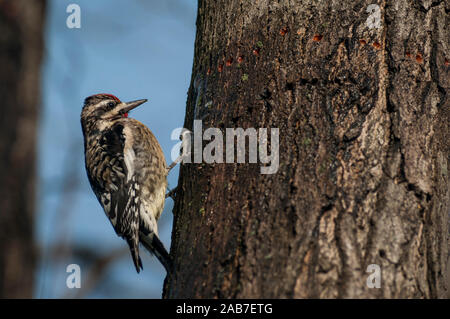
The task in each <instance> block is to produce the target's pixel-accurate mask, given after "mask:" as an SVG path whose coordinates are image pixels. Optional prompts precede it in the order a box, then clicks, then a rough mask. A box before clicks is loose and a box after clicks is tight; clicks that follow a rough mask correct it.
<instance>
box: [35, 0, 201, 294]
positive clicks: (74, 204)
mask: <svg viewBox="0 0 450 319" xmlns="http://www.w3.org/2000/svg"><path fill="white" fill-rule="evenodd" d="M71 3H76V4H78V5H79V6H80V8H81V28H80V29H69V28H68V27H67V26H66V19H67V16H68V15H69V13H66V7H67V6H68V5H69V4H71ZM196 7H197V3H196V0H164V1H159V0H151V1H148V0H147V1H145V0H127V1H125V0H114V1H111V0H97V1H89V0H78V1H73V0H72V1H61V0H50V1H49V2H48V7H47V25H46V30H45V41H46V49H45V50H46V51H45V55H44V61H43V62H44V63H43V68H42V79H43V81H42V83H43V85H42V112H41V118H40V132H39V147H38V149H39V152H40V153H39V163H38V173H39V176H38V177H39V185H38V196H37V209H38V211H37V213H36V236H37V242H38V245H39V249H40V251H41V257H42V258H41V260H40V262H39V265H38V270H37V276H36V285H35V297H36V298H60V297H67V298H72V297H75V296H77V297H79V296H82V297H84V298H109V297H112V298H160V297H161V291H162V284H163V279H164V275H165V273H164V269H163V267H162V266H160V265H159V264H158V262H157V261H156V258H154V257H150V256H149V254H147V253H146V252H145V251H142V252H141V255H143V256H142V257H143V263H144V271H143V272H141V273H140V274H139V275H138V274H136V271H135V269H134V266H133V263H132V261H131V258H130V256H129V254H128V253H127V254H124V255H122V257H119V258H118V259H117V261H116V262H113V263H111V264H110V266H109V267H107V268H106V270H105V271H104V272H103V274H104V275H103V276H102V277H101V278H100V279H99V280H98V281H95V282H93V281H90V280H89V274H90V267H89V265H90V260H91V259H96V258H97V257H102V256H108V255H109V254H111V253H112V252H114V251H117V250H120V249H121V248H125V247H126V243H125V242H124V241H123V240H122V239H120V238H119V237H117V236H116V234H115V233H114V230H113V228H112V226H111V225H110V223H109V221H108V220H107V218H106V217H105V215H104V213H103V210H102V209H101V207H100V205H99V204H98V202H97V199H96V198H95V196H94V194H93V193H92V191H91V189H90V187H89V184H88V180H87V177H86V173H85V171H84V158H83V139H82V138H83V137H82V133H81V127H80V122H79V116H80V111H81V107H82V103H83V100H84V98H85V97H86V96H89V95H92V94H95V93H112V94H114V95H116V96H117V97H119V98H120V99H121V100H123V101H127V100H135V99H141V98H146V99H148V100H149V101H148V102H147V103H145V104H144V105H142V106H141V107H140V108H138V109H136V110H134V111H133V112H132V113H131V114H130V116H131V117H134V118H136V119H138V120H139V121H141V122H142V123H144V124H145V125H147V126H148V127H149V128H150V129H151V130H152V131H153V133H154V134H155V136H156V137H157V138H158V140H159V141H160V143H161V146H162V148H163V150H164V153H165V155H166V160H167V162H169V163H170V162H171V159H170V152H171V149H172V147H173V146H174V145H175V144H176V143H177V141H172V140H171V138H170V137H171V132H172V131H173V130H174V129H175V128H177V127H181V126H182V125H183V122H184V115H185V105H186V97H187V90H188V87H189V83H190V76H191V68H192V61H193V52H194V39H195V18H196V10H197V9H196ZM177 180H178V168H175V169H174V170H173V171H172V173H171V174H170V176H169V187H171V188H173V187H175V186H176V184H177ZM172 206H173V202H172V200H167V202H166V209H165V212H164V213H163V217H162V218H161V220H160V222H159V224H160V229H159V232H160V237H161V239H162V240H163V242H164V244H165V245H166V247H167V248H168V249H169V247H170V236H171V228H172V216H171V214H172V213H171V209H172ZM56 248H58V249H56ZM55 251H56V252H55ZM80 251H83V252H85V254H84V255H83V256H85V257H86V258H84V259H80V258H79V256H81V255H80V254H79V252H80ZM91 253H92V254H94V255H93V256H91V255H89V254H91ZM55 256H58V258H56V257H55ZM73 263H75V264H80V266H81V285H82V288H81V289H80V290H78V291H75V290H77V289H68V288H67V286H66V278H67V275H68V274H67V273H66V267H67V265H69V264H73ZM91 283H92V286H91V285H90V284H91Z"/></svg>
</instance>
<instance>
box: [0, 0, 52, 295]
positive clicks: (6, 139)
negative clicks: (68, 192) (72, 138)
mask: <svg viewBox="0 0 450 319" xmlns="http://www.w3.org/2000/svg"><path fill="white" fill-rule="evenodd" d="M45 4H46V1H45V0H36V1H28V0H2V1H0V66H1V72H0V101H2V106H1V110H2V115H1V117H0V156H1V157H0V167H2V170H1V172H0V194H1V196H0V298H27V297H31V296H32V294H33V281H34V271H35V264H36V250H35V246H36V245H35V238H34V221H35V207H36V206H35V190H36V158H37V156H36V151H37V149H36V142H37V124H38V119H39V113H40V110H41V94H40V86H41V77H40V75H41V73H40V66H41V60H42V53H43V30H44V21H45Z"/></svg>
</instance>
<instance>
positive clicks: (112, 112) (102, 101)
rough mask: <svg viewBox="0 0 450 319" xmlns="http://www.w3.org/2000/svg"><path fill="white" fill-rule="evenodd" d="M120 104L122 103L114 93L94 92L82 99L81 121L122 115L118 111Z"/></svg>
mask: <svg viewBox="0 0 450 319" xmlns="http://www.w3.org/2000/svg"><path fill="white" fill-rule="evenodd" d="M121 104H124V103H122V102H121V101H120V100H119V99H118V98H117V97H115V96H114V95H110V94H96V95H92V96H89V97H87V98H86V99H85V100H84V106H83V110H82V111H81V121H82V122H83V121H87V120H93V121H96V120H107V119H114V118H120V117H121V116H122V115H123V114H120V112H119V111H120V110H121V107H120V106H121Z"/></svg>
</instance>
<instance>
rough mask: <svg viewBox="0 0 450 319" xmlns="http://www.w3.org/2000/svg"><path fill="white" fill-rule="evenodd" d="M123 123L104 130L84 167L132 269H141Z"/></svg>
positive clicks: (137, 216)
mask: <svg viewBox="0 0 450 319" xmlns="http://www.w3.org/2000/svg"><path fill="white" fill-rule="evenodd" d="M123 129H124V127H123V125H122V124H120V123H116V124H115V125H113V126H112V127H111V128H110V129H107V130H105V132H104V133H103V134H102V136H101V137H100V139H99V140H98V142H97V143H96V144H97V145H95V147H91V148H90V151H91V152H92V153H93V154H89V153H88V154H87V157H86V169H87V170H88V171H89V172H90V174H88V177H89V181H90V183H91V186H92V189H93V191H94V193H95V195H96V196H97V199H98V200H99V202H100V204H101V205H102V207H103V209H104V211H105V214H106V215H107V217H108V218H109V220H110V221H111V224H112V225H113V227H114V230H115V231H116V233H117V234H118V235H119V236H121V237H123V238H124V239H126V240H127V242H128V244H129V246H130V249H131V254H132V257H133V261H134V263H135V266H136V269H137V270H138V272H139V268H142V263H141V260H140V258H139V209H137V207H136V206H137V205H138V203H135V202H134V199H136V198H138V196H136V195H137V194H136V192H137V190H136V189H135V186H136V184H135V183H134V177H132V178H130V172H129V171H128V168H127V165H126V161H127V156H128V155H127V154H126V152H124V148H125V137H124V132H123Z"/></svg>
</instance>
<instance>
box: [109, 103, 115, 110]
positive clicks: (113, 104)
mask: <svg viewBox="0 0 450 319" xmlns="http://www.w3.org/2000/svg"><path fill="white" fill-rule="evenodd" d="M114 106H116V104H115V103H114V102H109V103H108V108H109V109H112V108H113V107H114Z"/></svg>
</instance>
